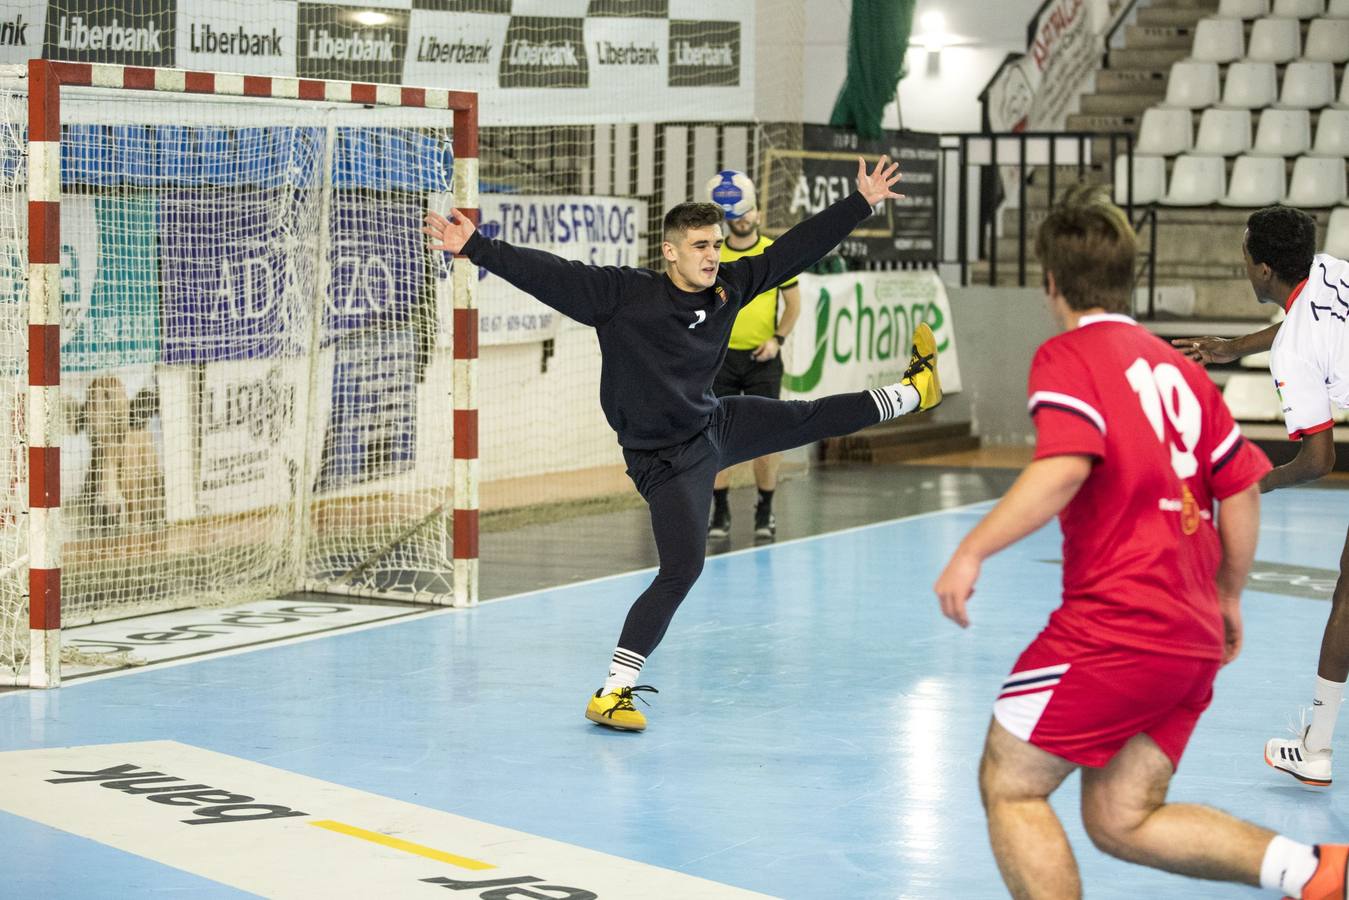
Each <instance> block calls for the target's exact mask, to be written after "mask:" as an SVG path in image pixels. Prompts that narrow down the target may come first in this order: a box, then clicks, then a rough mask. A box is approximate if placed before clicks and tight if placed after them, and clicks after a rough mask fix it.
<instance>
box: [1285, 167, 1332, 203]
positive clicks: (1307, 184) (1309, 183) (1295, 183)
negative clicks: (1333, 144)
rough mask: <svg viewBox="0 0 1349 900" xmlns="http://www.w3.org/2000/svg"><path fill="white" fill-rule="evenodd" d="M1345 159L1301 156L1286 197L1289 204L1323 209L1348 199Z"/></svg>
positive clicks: (1294, 168) (1294, 169)
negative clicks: (1345, 197) (1346, 193)
mask: <svg viewBox="0 0 1349 900" xmlns="http://www.w3.org/2000/svg"><path fill="white" fill-rule="evenodd" d="M1344 193H1345V184H1344V158H1343V157H1340V156H1300V157H1298V159H1297V162H1295V163H1293V178H1292V180H1291V181H1289V183H1288V193H1287V195H1285V196H1284V198H1283V203H1284V204H1285V205H1286V206H1296V207H1297V208H1299V209H1323V208H1325V207H1327V206H1338V205H1339V204H1341V203H1343V202H1344Z"/></svg>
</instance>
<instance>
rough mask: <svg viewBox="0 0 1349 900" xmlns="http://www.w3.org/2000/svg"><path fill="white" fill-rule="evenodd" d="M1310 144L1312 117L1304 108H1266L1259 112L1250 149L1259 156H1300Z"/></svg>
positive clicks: (1308, 148)
mask: <svg viewBox="0 0 1349 900" xmlns="http://www.w3.org/2000/svg"><path fill="white" fill-rule="evenodd" d="M1311 146H1312V117H1311V113H1309V112H1308V111H1307V110H1305V109H1267V110H1265V111H1264V112H1262V113H1261V114H1260V126H1259V127H1258V128H1257V129H1256V131H1255V144H1254V145H1253V146H1252V150H1253V151H1254V152H1255V153H1258V154H1260V155H1261V156H1300V155H1301V154H1303V153H1306V152H1307V151H1308V150H1310V149H1311Z"/></svg>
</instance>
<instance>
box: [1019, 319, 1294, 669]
mask: <svg viewBox="0 0 1349 900" xmlns="http://www.w3.org/2000/svg"><path fill="white" fill-rule="evenodd" d="M1030 412H1031V417H1032V419H1033V420H1034V422H1035V428H1036V435H1037V438H1036V446H1035V458H1036V459H1042V458H1044V457H1049V456H1061V455H1064V454H1083V455H1086V456H1091V457H1093V458H1094V465H1093V468H1092V471H1091V475H1089V476H1088V478H1087V480H1086V481H1085V482H1084V483H1083V485H1082V487H1081V489H1080V490H1079V491H1078V492H1077V496H1075V497H1074V498H1073V500H1072V502H1070V503H1069V504H1068V506H1067V507H1065V508H1064V510H1063V512H1062V513H1060V514H1059V521H1060V524H1061V525H1062V528H1063V560H1064V562H1063V605H1062V606H1060V607H1059V608H1058V609H1057V610H1056V611H1055V612H1054V614H1053V615H1052V616H1051V617H1050V622H1049V626H1048V628H1047V629H1046V631H1047V632H1052V633H1057V634H1059V635H1063V636H1066V637H1070V638H1075V639H1079V640H1087V641H1091V642H1094V643H1104V644H1118V645H1123V646H1126V647H1132V648H1137V649H1141V650H1149V651H1154V652H1159V653H1171V654H1179V655H1183V656H1195V657H1203V658H1214V659H1217V658H1221V656H1222V651H1223V624H1222V616H1221V613H1220V612H1219V609H1218V598H1217V585H1216V576H1217V572H1218V566H1219V564H1220V562H1221V560H1222V546H1221V544H1220V542H1219V539H1218V533H1217V529H1216V528H1215V526H1214V518H1213V517H1214V502H1215V501H1221V500H1223V499H1225V498H1227V497H1230V496H1232V495H1233V494H1236V493H1239V492H1240V491H1242V490H1245V489H1246V488H1248V487H1250V486H1251V485H1253V484H1255V483H1256V482H1258V481H1259V480H1260V478H1261V476H1263V475H1264V474H1265V473H1266V472H1268V471H1269V469H1270V464H1269V460H1268V459H1266V457H1265V455H1264V453H1262V452H1261V451H1260V450H1259V449H1257V448H1256V447H1254V446H1253V445H1251V444H1250V443H1248V442H1247V441H1246V440H1245V439H1244V438H1242V436H1241V432H1240V431H1239V430H1238V429H1237V426H1236V424H1235V423H1234V422H1233V421H1232V415H1231V413H1230V412H1228V409H1227V406H1226V404H1224V403H1223V399H1222V396H1221V394H1220V393H1219V392H1218V389H1217V387H1216V386H1215V385H1214V384H1213V381H1212V380H1211V379H1210V378H1209V377H1208V375H1207V374H1206V373H1205V372H1204V370H1203V369H1202V368H1200V367H1199V366H1198V365H1196V364H1195V363H1193V362H1191V361H1189V360H1187V359H1186V358H1185V357H1183V356H1181V354H1180V353H1178V352H1176V351H1175V350H1174V349H1172V348H1171V347H1170V346H1169V345H1168V344H1166V343H1165V342H1164V341H1162V340H1161V339H1159V338H1157V337H1156V336H1154V335H1152V334H1151V333H1150V332H1148V331H1147V330H1146V329H1144V328H1142V327H1140V326H1139V325H1138V323H1136V322H1135V321H1134V320H1133V319H1131V318H1129V317H1128V316H1121V315H1096V316H1084V317H1083V318H1082V319H1081V320H1080V323H1079V327H1078V328H1075V329H1073V330H1072V331H1069V332H1066V333H1064V334H1061V335H1058V336H1057V337H1054V338H1051V339H1050V340H1048V341H1046V342H1045V343H1044V344H1043V345H1041V347H1040V349H1039V350H1038V351H1037V352H1036V354H1035V360H1034V362H1032V363H1031V373H1030Z"/></svg>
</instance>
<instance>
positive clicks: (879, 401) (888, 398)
mask: <svg viewBox="0 0 1349 900" xmlns="http://www.w3.org/2000/svg"><path fill="white" fill-rule="evenodd" d="M867 393H868V394H870V395H871V399H872V401H873V402H874V403H875V404H876V411H877V412H879V413H880V414H881V421H882V422H886V421H889V420H890V419H893V418H895V417H897V416H907V415H908V414H909V413H911V412H913V411H914V410H916V409H917V408H918V405H919V404H920V403H922V402H923V398H922V397H921V396H919V394H918V388H916V387H914V386H913V385H911V384H903V383H901V382H895V383H894V384H887V385H885V386H884V387H878V388H872V389H871V390H869V391H867Z"/></svg>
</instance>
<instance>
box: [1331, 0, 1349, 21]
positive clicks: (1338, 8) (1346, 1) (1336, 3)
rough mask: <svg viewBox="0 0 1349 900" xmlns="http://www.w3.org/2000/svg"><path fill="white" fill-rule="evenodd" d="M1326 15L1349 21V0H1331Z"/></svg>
mask: <svg viewBox="0 0 1349 900" xmlns="http://www.w3.org/2000/svg"><path fill="white" fill-rule="evenodd" d="M1326 15H1327V16H1329V17H1330V18H1332V19H1349V0H1330V3H1328V4H1326Z"/></svg>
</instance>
